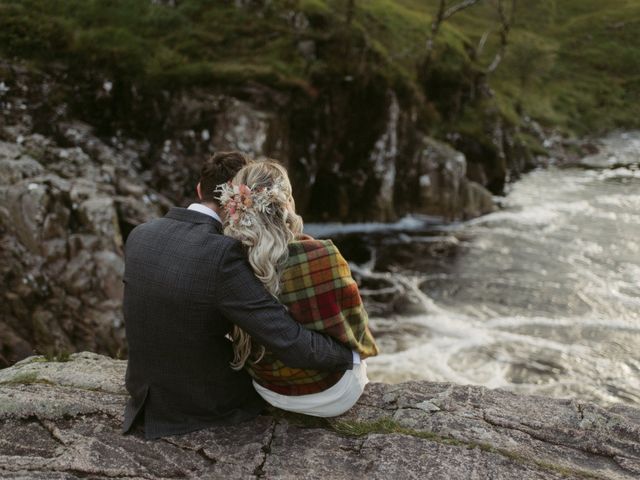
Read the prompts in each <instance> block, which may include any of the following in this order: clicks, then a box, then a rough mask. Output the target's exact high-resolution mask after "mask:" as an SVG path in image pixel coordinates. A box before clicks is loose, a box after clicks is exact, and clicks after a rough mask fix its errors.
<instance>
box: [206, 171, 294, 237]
mask: <svg viewBox="0 0 640 480" xmlns="http://www.w3.org/2000/svg"><path fill="white" fill-rule="evenodd" d="M215 193H217V194H218V201H219V202H220V205H221V206H222V208H224V210H225V211H226V213H227V219H228V222H229V223H231V224H233V225H240V226H243V227H251V226H253V225H254V223H255V221H256V220H257V215H258V213H265V214H267V215H272V214H273V213H274V209H273V206H274V204H275V203H277V202H282V203H284V202H286V201H287V195H286V193H285V190H284V189H283V186H282V185H281V184H279V183H278V184H275V185H273V186H272V187H269V188H265V187H259V188H256V187H255V186H252V187H249V186H248V185H245V184H240V185H236V184H234V183H232V182H227V183H222V184H220V185H218V186H217V187H216V189H215Z"/></svg>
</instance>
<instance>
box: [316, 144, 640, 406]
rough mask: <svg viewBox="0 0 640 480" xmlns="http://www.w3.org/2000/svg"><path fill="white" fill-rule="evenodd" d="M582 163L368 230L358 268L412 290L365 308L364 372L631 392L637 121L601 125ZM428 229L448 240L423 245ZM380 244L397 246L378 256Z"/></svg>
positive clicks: (634, 383)
mask: <svg viewBox="0 0 640 480" xmlns="http://www.w3.org/2000/svg"><path fill="white" fill-rule="evenodd" d="M583 163H584V164H585V165H588V166H589V167H590V168H589V169H586V168H564V169H561V168H557V167H550V168H548V169H544V170H542V169H541V170H534V171H532V172H529V173H528V174H526V175H524V176H523V178H522V179H521V180H519V181H517V182H515V183H513V184H512V185H511V186H510V188H511V190H510V191H509V192H508V194H507V196H506V197H505V199H504V208H502V209H501V210H500V211H498V212H495V213H492V214H489V215H485V216H483V217H480V218H477V219H474V220H471V221H467V222H464V223H457V224H452V225H444V226H438V227H435V228H434V227H433V225H431V226H430V227H429V230H428V232H426V230H425V231H423V232H422V233H421V232H420V231H419V230H420V229H419V228H416V225H415V222H411V221H405V222H404V223H401V224H398V225H399V227H398V228H397V229H394V228H389V226H387V227H385V228H386V233H384V234H383V235H382V237H383V238H382V240H380V239H379V240H378V241H377V243H376V242H370V243H369V248H370V249H371V250H372V252H373V255H372V258H371V259H370V260H369V261H366V262H364V261H363V262H361V263H360V264H354V265H353V270H354V274H356V275H362V276H364V277H367V278H369V279H370V280H373V281H376V280H380V281H384V282H386V284H387V285H390V286H391V287H387V289H389V288H390V289H391V290H393V289H395V290H396V291H403V292H404V295H405V298H406V299H408V301H409V302H410V303H411V306H410V308H405V309H400V310H401V311H400V312H399V313H393V314H385V315H381V314H380V315H375V314H373V315H372V318H371V325H372V329H373V330H374V333H375V334H376V337H377V339H378V341H379V344H380V346H381V349H382V354H381V355H379V356H378V357H375V358H371V359H369V360H368V365H369V376H370V378H371V380H373V381H384V382H393V383H395V382H401V381H405V380H410V379H428V380H433V381H453V382H456V383H461V384H476V385H485V386H488V387H501V388H507V389H510V390H513V391H520V392H528V393H539V394H546V395H553V396H558V397H579V398H584V399H589V400H594V401H597V402H599V403H602V404H607V403H611V402H620V401H622V402H626V403H630V404H635V405H640V168H639V166H640V134H635V133H627V134H617V135H614V136H611V137H609V138H607V139H605V140H604V147H603V149H602V150H601V153H600V154H598V155H596V156H593V157H590V158H587V159H584V161H583ZM315 228H316V230H318V231H317V232H316V231H314V226H311V228H310V230H311V233H316V234H318V233H320V234H322V233H324V234H326V235H329V234H330V233H331V232H330V228H329V229H327V228H328V227H326V226H325V227H324V229H325V231H324V232H322V231H320V230H321V228H320V226H316V227H315ZM376 228H378V227H375V226H374V227H369V229H368V233H371V231H373V230H376ZM380 228H381V229H382V227H380ZM341 229H342V230H343V231H344V232H348V233H349V234H350V235H353V232H354V231H355V232H357V230H358V229H357V228H355V227H354V226H350V227H349V226H347V227H338V228H337V230H336V229H335V228H334V230H336V232H337V233H339V232H340V230H341ZM365 231H367V229H365ZM434 241H441V242H444V243H445V244H449V245H450V246H453V248H454V250H455V254H453V255H446V256H440V257H437V255H436V256H435V257H434V256H428V255H425V254H424V252H425V248H424V247H425V244H427V243H428V242H432V243H433V242H434ZM336 243H338V245H339V246H340V241H339V240H338V241H337V242H336ZM381 245H382V246H384V245H386V249H387V250H386V252H387V253H384V252H382V250H381V247H380V246H381ZM388 252H393V255H399V253H398V252H404V253H406V255H404V256H402V255H400V256H399V257H398V258H399V260H397V261H396V260H390V261H387V262H386V265H385V267H384V268H382V269H380V268H378V264H379V261H377V259H379V258H381V256H382V255H389V253H388ZM394 258H395V257H394ZM363 290H364V293H363V296H365V298H367V295H366V293H367V289H366V286H363ZM382 293H384V292H382Z"/></svg>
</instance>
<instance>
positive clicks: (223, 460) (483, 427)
mask: <svg viewBox="0 0 640 480" xmlns="http://www.w3.org/2000/svg"><path fill="white" fill-rule="evenodd" d="M125 369H126V362H125V361H122V360H114V359H111V358H108V357H105V356H102V355H97V354H94V353H89V352H83V353H79V354H73V355H71V357H70V358H69V359H68V361H59V362H53V361H47V360H46V359H45V358H44V357H42V356H35V357H29V358H27V359H25V360H23V361H21V362H19V363H17V364H16V365H14V366H13V367H10V368H7V369H4V370H0V438H2V439H3V440H4V441H2V442H0V478H13V479H15V478H25V479H27V478H28V479H32V478H43V479H44V478H46V479H50V478H65V479H68V478H86V477H92V478H107V477H108V478H132V477H135V478H218V477H220V478H223V477H224V478H256V477H259V478H265V479H276V478H278V479H301V478H302V479H304V478H334V479H343V478H344V479H347V478H349V479H351V478H362V477H365V476H366V477H367V478H372V479H381V480H382V479H388V478H430V479H435V480H438V479H451V478H496V479H505V480H506V479H512V478H521V479H525V480H528V479H541V480H542V479H545V480H546V479H560V478H563V479H582V478H594V479H634V478H637V475H638V472H640V469H639V467H640V447H639V445H640V410H638V409H634V408H631V407H628V406H623V407H621V408H617V407H612V408H601V407H598V406H596V405H594V404H591V403H585V402H581V401H579V400H559V399H551V398H546V397H531V396H521V395H515V394H512V393H508V392H505V391H501V390H489V389H486V388H482V387H469V386H458V385H452V384H449V383H431V382H408V383H403V384H399V385H386V384H380V383H375V384H369V385H367V387H366V389H365V393H364V395H363V396H362V397H361V398H360V400H359V401H358V403H357V404H356V405H355V406H354V408H352V409H351V410H350V411H349V412H347V413H346V414H345V415H342V416H340V417H337V418H333V419H327V420H323V419H317V418H313V417H304V416H301V415H295V414H289V413H285V412H282V411H279V410H276V409H270V410H269V411H268V412H265V413H266V414H265V415H263V416H260V417H258V418H256V419H255V420H252V421H249V422H245V423H242V424H239V425H232V426H224V427H213V428H207V429H203V430H199V431H196V432H191V433H188V434H185V435H174V436H168V437H164V438H161V439H158V440H145V439H144V436H143V433H142V431H141V430H140V429H137V430H135V431H134V432H132V433H131V434H128V435H122V434H121V433H120V426H121V424H122V420H123V417H122V414H123V411H124V405H125V402H126V400H127V398H128V397H127V393H126V390H125V388H124V374H125Z"/></svg>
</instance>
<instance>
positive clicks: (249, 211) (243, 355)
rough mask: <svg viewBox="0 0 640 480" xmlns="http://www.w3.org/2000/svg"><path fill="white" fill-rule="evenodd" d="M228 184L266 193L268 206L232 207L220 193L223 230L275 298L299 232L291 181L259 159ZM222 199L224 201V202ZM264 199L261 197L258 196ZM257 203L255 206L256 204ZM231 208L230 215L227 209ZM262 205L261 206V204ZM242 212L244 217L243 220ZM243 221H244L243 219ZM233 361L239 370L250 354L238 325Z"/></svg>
mask: <svg viewBox="0 0 640 480" xmlns="http://www.w3.org/2000/svg"><path fill="white" fill-rule="evenodd" d="M231 183H232V186H241V185H243V186H245V187H243V191H247V189H246V187H248V189H249V190H250V191H251V192H254V194H257V192H270V193H269V195H268V198H269V205H268V208H255V206H254V205H252V202H251V201H249V202H246V204H247V205H251V206H249V207H246V208H243V209H242V210H240V209H235V208H234V205H235V202H233V201H231V202H230V201H229V200H228V198H229V197H228V196H227V197H225V196H224V195H223V196H221V203H220V204H221V207H222V208H223V209H224V210H225V224H224V233H225V235H228V236H230V237H233V238H236V239H238V240H240V241H241V242H242V244H243V245H244V246H245V247H246V249H247V255H248V260H249V264H250V265H251V267H252V268H253V271H254V273H255V274H256V276H257V277H258V279H259V280H260V281H261V282H262V283H263V284H264V286H265V287H266V289H267V290H268V291H269V292H270V293H271V294H272V295H273V296H274V297H276V298H277V296H278V294H279V293H280V276H281V275H282V270H283V268H284V266H285V264H286V263H287V260H288V257H289V248H288V245H289V243H290V242H292V241H293V240H295V238H296V237H297V236H298V235H300V234H301V233H302V218H301V217H300V216H299V215H298V214H296V209H295V202H294V200H293V195H292V189H291V182H290V181H289V175H288V174H287V171H286V169H285V168H284V167H283V166H282V165H280V164H279V163H277V162H276V161H274V160H263V161H258V162H254V163H251V164H249V165H247V166H245V167H243V168H242V169H241V170H240V171H239V172H238V173H237V174H236V176H235V177H233V180H232V182H231ZM248 195H249V197H248V198H250V195H251V194H248ZM225 198H226V199H227V201H224V200H225ZM262 198H264V196H263V197H262ZM256 206H257V205H256ZM230 207H231V208H233V212H234V213H233V215H231V214H230V212H229V208H230ZM263 207H264V205H263ZM243 215H245V216H246V217H248V218H246V219H243V218H242V217H243ZM243 220H247V221H243ZM231 339H232V340H233V354H234V355H233V361H232V362H231V368H233V369H234V370H240V369H242V367H244V365H245V363H246V362H247V360H248V359H249V357H250V356H251V353H252V350H253V349H252V345H251V337H250V336H249V335H248V334H247V333H246V332H244V331H243V330H242V329H241V328H238V327H235V326H234V327H233V330H232V332H231ZM263 355H264V347H261V350H260V353H259V354H256V355H255V356H254V358H255V359H254V360H253V361H255V362H258V361H260V359H261V358H262V356H263Z"/></svg>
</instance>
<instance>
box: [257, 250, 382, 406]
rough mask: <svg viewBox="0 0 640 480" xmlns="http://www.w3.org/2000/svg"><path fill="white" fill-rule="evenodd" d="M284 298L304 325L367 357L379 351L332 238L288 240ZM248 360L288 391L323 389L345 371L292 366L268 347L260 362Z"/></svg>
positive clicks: (261, 377)
mask: <svg viewBox="0 0 640 480" xmlns="http://www.w3.org/2000/svg"><path fill="white" fill-rule="evenodd" d="M279 300H280V302H281V303H282V304H283V305H286V306H287V307H288V309H289V313H290V314H291V316H292V317H293V319H294V320H296V321H297V322H298V323H301V324H302V325H304V326H305V328H308V329H309V330H315V331H318V332H323V333H326V334H329V335H330V336H332V337H333V338H335V339H336V340H338V341H339V342H341V343H343V344H344V345H346V346H347V347H349V348H351V350H355V351H357V352H358V353H359V354H360V357H361V358H363V359H364V358H367V357H372V356H374V355H377V354H378V346H377V345H376V342H375V340H374V339H373V335H371V331H370V330H369V318H368V316H367V312H366V310H365V309H364V306H363V305H362V299H361V297H360V292H359V290H358V285H357V284H356V282H355V280H354V279H353V277H352V276H351V270H350V269H349V265H348V264H347V262H346V260H345V259H344V257H343V256H342V255H341V254H340V252H339V251H338V249H337V248H336V246H335V245H334V244H333V242H332V241H331V240H313V239H309V240H300V241H296V242H292V243H291V244H290V245H289V260H288V261H287V264H286V267H285V269H284V272H283V274H282V289H281V293H280V296H279ZM247 365H248V366H247V370H248V371H249V374H250V375H251V376H252V377H253V378H254V379H255V380H256V382H258V383H259V384H260V385H262V386H263V387H266V388H268V389H269V390H272V391H274V392H277V393H281V394H283V395H306V394H310V393H317V392H321V391H323V390H326V389H327V388H329V387H331V386H332V385H335V384H336V383H337V382H338V380H340V378H341V377H342V375H343V373H344V372H323V371H318V370H307V369H301V368H289V367H287V366H285V365H284V364H283V363H282V362H281V361H280V360H278V359H276V358H275V357H274V356H273V355H272V354H271V353H270V352H268V351H267V352H266V353H265V355H264V357H263V358H262V360H260V361H259V362H258V363H251V364H247Z"/></svg>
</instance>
